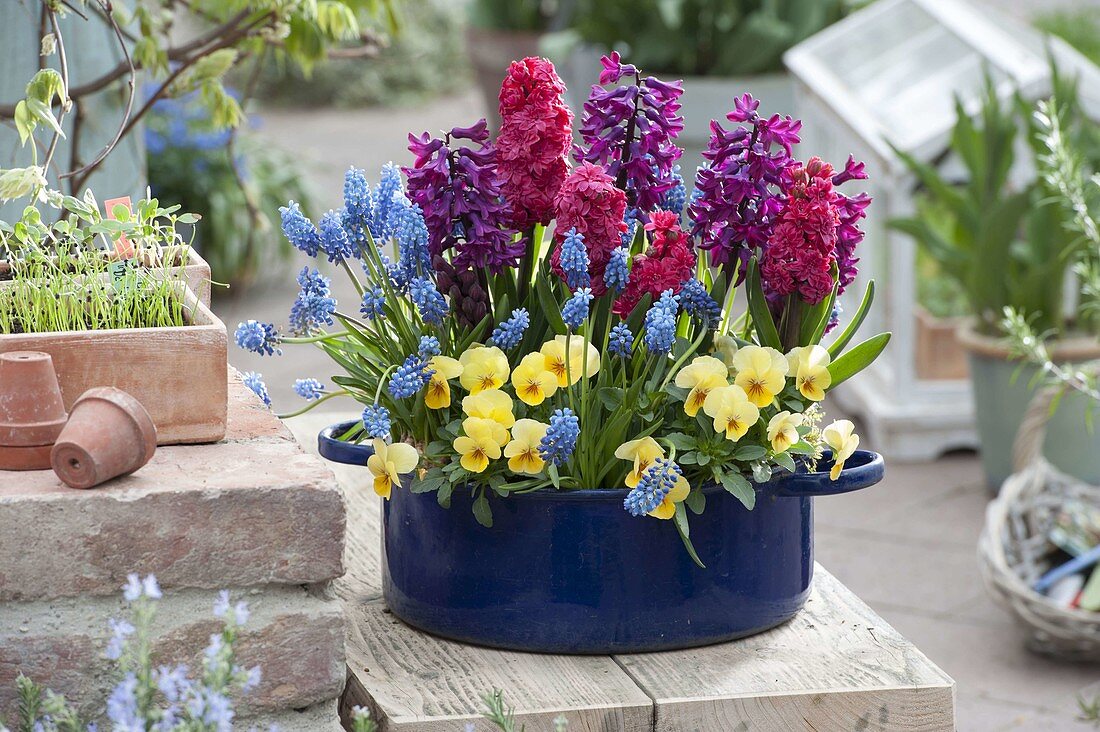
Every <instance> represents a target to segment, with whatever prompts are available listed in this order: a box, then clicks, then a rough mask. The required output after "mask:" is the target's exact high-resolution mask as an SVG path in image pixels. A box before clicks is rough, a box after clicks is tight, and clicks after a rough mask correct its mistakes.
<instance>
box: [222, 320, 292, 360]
mask: <svg viewBox="0 0 1100 732" xmlns="http://www.w3.org/2000/svg"><path fill="white" fill-rule="evenodd" d="M233 337H234V338H235V339H236V341H237V346H238V347H239V348H243V349H245V350H246V351H252V352H253V353H258V354H260V355H261V356H272V355H275V354H282V351H281V350H280V349H279V348H278V344H279V333H278V331H276V330H275V326H274V325H272V324H271V323H261V322H260V321H258V320H246V321H244V322H243V323H241V324H239V325H238V326H237V332H236V333H235V334H234V336H233Z"/></svg>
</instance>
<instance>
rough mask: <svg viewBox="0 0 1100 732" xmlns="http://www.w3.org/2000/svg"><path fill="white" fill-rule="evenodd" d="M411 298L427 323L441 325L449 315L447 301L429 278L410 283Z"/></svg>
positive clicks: (421, 278)
mask: <svg viewBox="0 0 1100 732" xmlns="http://www.w3.org/2000/svg"><path fill="white" fill-rule="evenodd" d="M409 297H411V298H412V301H413V303H414V304H415V305H416V309H417V311H419V313H420V318H421V319H422V320H423V321H424V322H425V323H430V324H431V325H439V324H441V323H442V322H443V316H444V315H446V314H447V300H446V299H445V298H444V297H443V295H442V293H440V292H439V288H437V287H436V286H435V283H434V282H432V281H431V280H430V279H428V278H427V277H417V278H415V279H413V280H412V281H411V282H410V283H409Z"/></svg>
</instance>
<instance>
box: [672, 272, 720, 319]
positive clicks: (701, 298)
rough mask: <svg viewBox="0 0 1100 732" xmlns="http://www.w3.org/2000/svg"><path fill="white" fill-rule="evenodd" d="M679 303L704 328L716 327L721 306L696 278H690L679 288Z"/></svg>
mask: <svg viewBox="0 0 1100 732" xmlns="http://www.w3.org/2000/svg"><path fill="white" fill-rule="evenodd" d="M680 304H681V305H683V306H684V310H685V311H686V312H687V313H688V314H689V315H691V316H692V317H694V318H696V319H698V320H699V322H701V323H702V324H703V326H704V327H706V328H710V329H713V328H717V327H718V320H719V318H720V317H721V316H722V307H721V306H720V305H719V304H718V303H716V302H715V301H714V298H713V297H711V296H710V293H709V292H707V288H706V287H704V286H703V283H702V282H700V281H699V280H697V279H694V278H693V279H690V280H688V281H687V282H685V283H684V284H683V286H682V287H681V288H680Z"/></svg>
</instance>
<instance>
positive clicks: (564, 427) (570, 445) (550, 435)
mask: <svg viewBox="0 0 1100 732" xmlns="http://www.w3.org/2000/svg"><path fill="white" fill-rule="evenodd" d="M580 434H581V427H580V420H578V419H577V416H576V415H575V414H573V410H572V409H569V408H568V407H566V408H564V409H555V410H554V413H553V414H552V415H550V427H549V428H548V429H547V430H546V435H545V436H544V437H543V438H542V440H541V441H540V442H539V457H541V458H542V459H543V460H545V461H546V462H548V463H553V464H554V465H556V466H558V467H561V466H562V465H565V463H566V462H568V460H569V458H570V457H572V456H573V450H574V449H576V447H577V438H578V437H580Z"/></svg>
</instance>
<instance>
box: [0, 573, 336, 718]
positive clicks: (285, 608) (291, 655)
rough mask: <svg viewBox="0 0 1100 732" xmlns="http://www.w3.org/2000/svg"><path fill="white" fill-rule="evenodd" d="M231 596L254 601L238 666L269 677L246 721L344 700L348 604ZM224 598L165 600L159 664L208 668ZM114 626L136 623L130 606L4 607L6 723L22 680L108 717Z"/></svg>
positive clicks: (270, 591) (279, 591)
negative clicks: (112, 622) (205, 659)
mask: <svg viewBox="0 0 1100 732" xmlns="http://www.w3.org/2000/svg"><path fill="white" fill-rule="evenodd" d="M231 597H232V599H233V600H234V601H236V600H237V599H243V600H245V601H246V602H247V603H248V606H249V610H250V611H251V613H250V617H249V620H248V622H247V623H246V624H245V626H244V627H243V628H242V629H241V631H240V637H239V641H238V644H237V646H236V650H237V662H238V663H239V664H240V665H241V666H243V667H246V668H250V667H252V666H255V665H259V666H260V668H261V670H262V679H261V682H260V684H259V686H258V687H257V688H256V689H255V690H254V691H252V692H251V693H250V694H248V695H247V696H246V697H245V698H244V699H243V700H242V701H241V704H240V706H239V709H240V711H241V713H242V714H249V713H253V714H255V713H261V712H282V711H286V710H290V709H297V708H302V707H307V706H310V705H313V704H318V703H320V702H324V701H327V700H332V699H335V698H336V697H337V696H338V695H339V694H340V691H341V690H342V689H343V686H344V680H345V673H346V666H345V660H344V615H343V610H342V607H341V605H340V603H339V602H338V601H336V600H324V599H320V598H318V597H315V596H313V595H311V594H309V593H308V592H307V591H306V590H305V589H304V588H300V587H280V586H270V587H264V588H252V589H247V590H236V591H233V592H232V593H231ZM214 599H215V593H212V592H209V591H205V590H180V591H175V592H172V591H168V592H165V595H164V598H163V599H161V600H160V601H158V603H157V616H156V621H155V624H154V627H155V640H154V645H153V649H154V658H155V661H156V663H157V664H158V665H159V664H162V663H164V664H174V663H187V664H188V665H189V666H190V667H191V668H198V667H199V665H200V664H201V659H202V650H203V649H204V648H205V647H206V645H207V643H208V642H209V638H210V635H211V634H213V633H216V632H218V631H219V630H220V629H221V627H222V621H221V620H219V619H218V618H215V617H214V616H213V612H212V609H213V602H214ZM111 617H117V618H122V617H128V613H127V612H126V609H125V603H124V601H123V600H122V599H121V598H116V597H100V598H82V599H60V600H50V601H35V602H26V603H12V602H9V603H5V604H3V605H0V718H5V717H6V716H7V715H8V714H9V713H10V712H12V711H13V710H14V705H15V691H14V688H15V687H14V680H15V677H16V676H17V675H18V674H19V673H20V672H22V673H24V674H25V675H27V676H28V677H30V678H31V679H33V680H35V681H36V682H38V683H40V684H43V685H45V686H47V687H48V688H51V689H53V690H54V691H56V692H58V693H60V694H63V695H64V696H65V697H66V698H68V699H69V700H70V701H71V702H72V703H73V704H75V705H77V707H78V708H80V709H81V710H82V711H83V712H84V713H85V714H88V715H94V714H95V713H99V712H102V710H103V709H104V702H105V699H106V697H107V694H108V693H109V690H110V688H111V687H112V686H113V684H114V683H115V681H116V680H117V676H116V671H115V670H114V665H113V663H112V662H110V661H108V660H107V659H106V657H105V656H104V649H105V647H106V644H107V640H108V638H109V637H110V632H109V630H108V625H107V620H108V618H111ZM333 713H335V708H333ZM302 729H307V728H306V727H302Z"/></svg>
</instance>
